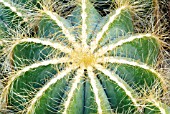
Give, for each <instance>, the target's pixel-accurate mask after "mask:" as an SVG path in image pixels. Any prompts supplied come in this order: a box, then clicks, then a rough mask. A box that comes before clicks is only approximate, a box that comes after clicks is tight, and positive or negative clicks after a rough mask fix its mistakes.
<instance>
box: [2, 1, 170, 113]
mask: <svg viewBox="0 0 170 114" xmlns="http://www.w3.org/2000/svg"><path fill="white" fill-rule="evenodd" d="M74 2H75V3H76V7H75V8H74V10H73V11H72V12H71V14H70V15H68V16H67V17H66V18H64V17H62V16H60V15H59V14H57V13H56V12H55V11H54V10H53V4H54V3H53V2H52V1H48V0H43V1H36V2H35V1H31V0H30V1H24V0H23V1H22V0H18V1H17V0H16V1H13V2H12V1H10V0H6V1H5V0H0V11H1V12H2V14H1V17H0V23H1V26H0V35H1V36H0V38H1V40H0V41H1V42H0V44H1V59H2V61H3V62H2V67H1V68H2V69H3V72H4V73H6V74H7V76H4V77H5V79H4V83H5V87H4V88H3V91H2V93H1V98H0V103H1V104H0V107H1V111H2V112H10V111H12V112H13V113H24V114H58V113H63V114H91V113H99V114H112V113H128V114H130V113H132V114H134V113H144V114H148V113H151V114H158V113H162V114H169V113H170V108H169V107H168V105H166V104H165V103H163V101H162V100H161V97H162V96H164V95H165V94H166V93H168V90H167V87H166V86H167V85H166V80H165V79H164V78H163V76H162V74H161V73H159V72H158V71H157V70H156V69H155V68H154V66H156V65H157V62H158V55H159V53H160V51H161V50H160V49H161V43H160V37H159V36H158V35H156V34H154V33H152V32H147V33H135V32H134V25H133V19H132V13H131V11H132V10H133V8H136V6H134V5H133V3H131V2H130V1H129V0H122V1H121V0H120V1H115V6H117V8H115V10H114V11H113V12H111V13H110V14H108V15H107V16H104V17H102V16H101V15H100V14H99V13H98V12H97V10H96V9H95V8H94V6H93V4H92V3H91V2H90V1H88V0H77V1H74ZM30 3H32V4H33V5H31V4H30ZM21 6H22V7H21ZM35 29H36V30H35ZM32 31H34V32H32Z"/></svg>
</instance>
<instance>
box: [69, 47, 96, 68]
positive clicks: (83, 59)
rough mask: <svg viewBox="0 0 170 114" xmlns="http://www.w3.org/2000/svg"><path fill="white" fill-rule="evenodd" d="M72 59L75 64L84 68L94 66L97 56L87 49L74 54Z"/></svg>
mask: <svg viewBox="0 0 170 114" xmlns="http://www.w3.org/2000/svg"><path fill="white" fill-rule="evenodd" d="M71 59H72V61H73V64H76V65H78V66H84V67H88V66H93V64H94V63H95V60H96V58H95V56H94V55H93V54H92V53H91V52H90V51H89V50H87V49H86V50H83V49H82V50H76V51H74V52H72V54H71Z"/></svg>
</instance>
